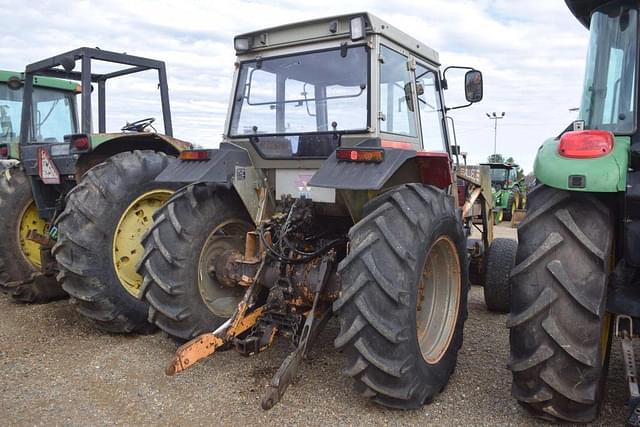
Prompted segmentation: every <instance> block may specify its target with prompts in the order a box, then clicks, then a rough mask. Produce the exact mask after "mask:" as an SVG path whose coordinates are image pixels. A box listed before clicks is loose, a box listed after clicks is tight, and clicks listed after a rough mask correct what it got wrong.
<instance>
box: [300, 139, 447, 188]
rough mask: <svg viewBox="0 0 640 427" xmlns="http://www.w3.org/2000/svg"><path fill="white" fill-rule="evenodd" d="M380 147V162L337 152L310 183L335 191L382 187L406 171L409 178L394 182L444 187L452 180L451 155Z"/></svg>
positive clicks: (401, 178) (313, 185)
mask: <svg viewBox="0 0 640 427" xmlns="http://www.w3.org/2000/svg"><path fill="white" fill-rule="evenodd" d="M354 149H357V147H355V148H354ZM380 149H381V150H384V158H383V160H382V162H380V163H361V162H351V161H345V160H338V159H337V158H336V153H335V152H334V153H333V154H332V155H331V156H330V157H329V158H328V159H327V160H326V161H325V162H324V163H323V164H322V166H321V167H320V169H319V170H318V172H316V173H315V175H313V178H311V180H310V181H309V185H310V186H311V187H325V188H335V189H336V190H381V189H382V188H383V187H385V184H387V182H388V181H389V180H391V179H392V177H394V176H395V175H396V172H402V171H405V170H406V171H407V175H406V177H400V178H399V181H401V182H394V185H397V184H400V183H403V182H404V183H409V182H422V183H423V184H430V185H434V186H436V187H439V188H443V189H444V188H447V187H448V186H449V185H450V184H451V183H452V182H453V181H452V176H451V167H450V161H449V155H448V154H447V153H445V152H427V151H416V150H403V149H396V148H380ZM403 178H404V179H403ZM394 181H395V180H394Z"/></svg>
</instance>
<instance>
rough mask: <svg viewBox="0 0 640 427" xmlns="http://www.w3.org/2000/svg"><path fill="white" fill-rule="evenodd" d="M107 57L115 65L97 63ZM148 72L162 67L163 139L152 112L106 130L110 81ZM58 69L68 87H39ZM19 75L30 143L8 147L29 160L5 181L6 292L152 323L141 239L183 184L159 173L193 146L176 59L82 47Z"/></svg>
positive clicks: (106, 324) (18, 94)
mask: <svg viewBox="0 0 640 427" xmlns="http://www.w3.org/2000/svg"><path fill="white" fill-rule="evenodd" d="M78 62H79V63H80V64H81V70H80V71H75V68H76V63H78ZM104 63H108V64H109V65H110V67H109V69H111V71H109V72H106V73H100V72H98V71H96V69H97V68H99V66H98V67H96V64H100V65H103V66H102V69H105V68H106V67H104ZM144 71H155V72H157V77H158V88H159V92H160V101H161V107H162V116H163V117H162V118H163V125H164V135H163V134H159V133H157V132H155V129H154V128H153V125H152V123H153V122H154V119H153V118H147V119H143V120H138V121H136V122H133V123H126V124H125V125H124V126H123V127H122V129H121V130H120V131H118V132H115V133H107V131H106V117H107V114H106V84H107V82H109V81H111V79H114V78H118V77H122V76H129V75H132V74H134V73H140V72H144ZM51 77H56V78H62V79H65V81H64V82H59V81H58V80H55V81H56V82H58V83H57V84H59V85H62V86H63V87H61V88H60V87H48V91H47V92H46V93H43V90H42V88H40V86H41V85H42V84H43V82H52V81H54V80H52V79H51ZM9 83H10V84H9V88H8V90H10V91H13V93H12V96H13V97H14V98H15V99H17V100H20V99H21V107H22V109H21V115H19V116H16V117H20V118H21V120H20V131H19V142H18V143H16V142H14V141H12V142H10V143H7V144H2V145H0V153H1V152H3V151H4V152H6V153H8V155H9V156H8V157H9V158H10V159H14V160H19V162H20V163H19V165H18V166H16V167H13V168H11V169H9V170H7V171H5V173H4V174H3V175H2V177H0V201H1V202H0V217H2V218H4V221H3V223H2V228H1V229H0V235H1V236H2V238H1V239H0V260H3V261H2V264H1V265H0V279H1V280H0V289H2V290H3V291H4V292H6V293H8V294H10V295H11V296H12V297H13V298H14V299H16V300H17V301H21V302H46V301H49V300H51V299H54V298H57V297H60V296H62V295H65V293H66V294H69V295H70V296H71V302H72V304H74V305H75V307H76V309H77V310H78V312H79V313H80V314H82V315H83V316H86V317H88V318H89V319H91V320H92V321H93V322H94V323H95V324H96V325H97V326H98V327H100V328H102V329H104V330H106V331H111V332H131V331H137V332H147V331H150V330H152V329H153V327H152V326H151V324H150V323H148V322H147V311H148V309H147V305H146V304H145V303H144V302H142V301H140V299H139V298H137V296H138V292H139V288H140V285H141V284H142V277H140V276H139V275H138V274H137V273H136V264H137V262H138V260H139V259H140V258H141V256H142V250H143V249H142V246H141V244H140V239H141V237H142V235H143V234H144V232H145V231H146V229H147V228H148V226H149V225H150V224H151V220H152V215H153V213H154V212H155V210H156V209H157V208H158V207H159V206H160V205H161V204H162V203H163V202H164V201H165V200H167V199H168V198H169V197H170V196H171V194H172V193H173V192H174V190H175V189H176V188H175V186H171V185H169V184H160V183H156V182H155V181H154V178H155V177H156V176H157V175H158V173H160V171H162V170H163V169H164V168H165V167H167V166H168V165H169V164H170V163H171V162H172V161H173V160H175V157H176V156H177V155H178V154H179V153H180V152H181V151H182V150H183V149H185V148H190V144H188V143H186V142H183V141H180V140H178V139H175V138H173V137H172V124H171V113H170V108H169V94H168V87H167V77H166V71H165V64H164V63H163V62H161V61H156V60H152V59H147V58H141V57H136V56H132V55H127V54H120V53H115V52H109V51H104V50H100V49H90V48H80V49H76V50H73V51H70V52H67V53H64V54H62V55H57V56H54V57H51V58H47V59H44V60H42V61H39V62H36V63H34V64H31V65H28V66H27V67H26V70H25V73H24V75H23V76H22V78H20V79H17V80H16V79H13V80H12V81H11V82H9ZM94 85H95V87H94ZM94 89H97V90H95V91H94ZM76 93H79V96H80V98H81V115H80V122H78V114H77V113H78V111H77V103H76V99H75V98H76ZM94 94H95V95H97V101H98V102H97V112H98V120H97V123H98V132H97V133H95V132H93V120H92V117H93V110H92V101H93V100H94V99H93V95H94ZM12 126H13V122H12ZM9 260H11V262H8V261H9ZM61 288H62V289H61ZM63 290H64V293H63Z"/></svg>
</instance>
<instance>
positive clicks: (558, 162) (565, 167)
mask: <svg viewBox="0 0 640 427" xmlns="http://www.w3.org/2000/svg"><path fill="white" fill-rule="evenodd" d="M630 141H631V139H630V138H629V137H628V136H616V137H615V142H614V145H613V150H611V152H610V153H609V154H607V155H606V156H602V157H597V158H595V159H572V158H567V157H562V156H561V155H560V154H559V153H558V144H560V140H559V139H558V138H551V139H548V140H546V141H545V142H544V143H543V144H542V146H540V148H539V149H538V154H537V155H536V160H535V163H534V164H533V173H534V174H535V176H536V179H537V180H538V182H540V183H542V184H545V185H548V186H549V187H554V188H558V189H560V190H570V191H585V192H599V193H615V192H618V191H625V190H626V185H627V167H628V164H629V146H630V144H631V142H630ZM571 175H584V176H585V187H584V188H574V187H569V176H571Z"/></svg>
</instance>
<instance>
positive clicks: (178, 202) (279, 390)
mask: <svg viewBox="0 0 640 427" xmlns="http://www.w3.org/2000/svg"><path fill="white" fill-rule="evenodd" d="M234 47H235V50H236V54H237V61H236V70H235V74H234V86H233V89H232V95H231V102H230V106H229V110H228V114H227V120H226V127H225V132H224V138H223V142H222V143H221V144H220V146H219V148H218V149H209V150H186V151H183V152H182V153H181V154H180V156H179V160H178V162H177V163H175V164H172V165H169V166H168V167H167V168H166V169H165V170H164V171H163V172H161V173H160V174H159V175H158V177H157V178H156V181H157V182H160V183H162V184H163V185H165V184H166V185H174V184H179V185H183V188H181V189H180V190H179V191H177V192H176V193H175V194H174V195H173V196H172V197H171V198H170V199H169V200H168V201H167V202H166V203H165V204H164V205H163V206H162V207H161V208H160V209H159V210H158V211H157V212H156V213H155V214H154V222H153V225H152V226H151V228H149V230H148V231H147V233H146V234H145V236H144V238H143V242H144V248H145V251H144V255H143V258H142V260H141V262H140V264H139V272H140V274H141V275H142V276H143V277H144V280H143V283H142V288H141V294H142V296H143V297H144V299H145V300H146V301H147V302H149V304H150V308H149V319H150V320H151V321H153V322H154V323H155V324H156V325H157V326H159V327H160V328H161V329H163V330H164V331H166V332H167V333H168V334H170V335H171V336H174V337H176V338H178V339H181V340H190V341H189V342H187V343H185V344H183V345H182V346H181V347H180V348H179V349H178V350H177V353H176V356H175V358H174V360H173V361H172V362H171V363H170V365H169V366H168V368H167V374H170V375H173V374H176V373H178V372H181V371H183V370H185V369H187V368H190V367H192V366H194V364H195V363H196V362H197V361H198V360H200V359H202V358H204V357H206V356H208V355H210V354H212V353H214V352H216V351H220V350H223V349H227V348H231V347H233V348H235V350H237V351H238V352H239V353H241V354H243V355H247V356H248V355H253V354H256V353H259V352H261V351H263V350H265V349H266V348H268V347H269V346H270V345H271V344H272V343H273V342H274V340H275V339H276V338H277V337H283V338H285V339H288V340H289V341H290V342H291V343H292V345H293V348H294V350H293V352H292V353H291V354H290V355H289V356H288V357H287V358H286V359H285V360H284V361H283V363H282V365H281V366H280V368H279V369H278V371H277V372H276V374H275V376H274V377H273V379H272V380H271V382H270V383H269V385H268V386H267V388H266V391H265V395H264V397H263V399H262V407H263V409H265V410H266V409H270V408H272V407H273V406H274V405H275V404H276V403H277V402H278V401H280V400H281V398H282V396H283V394H284V393H285V390H286V389H287V387H288V386H289V385H290V384H291V382H292V380H293V378H294V377H295V375H296V372H297V370H298V368H299V366H300V364H301V363H302V361H303V360H304V359H305V358H306V357H307V355H308V354H309V350H310V348H311V346H312V345H313V343H314V341H315V339H316V337H317V336H318V334H319V333H320V331H321V330H322V327H323V326H324V325H325V324H326V322H327V321H328V319H329V318H330V317H331V316H332V315H334V314H335V315H336V316H337V317H338V319H339V322H340V333H339V335H338V336H337V338H336V339H335V346H336V347H337V348H338V349H340V350H341V351H343V352H344V353H345V356H346V368H345V373H346V374H347V375H348V376H349V377H351V378H352V379H353V381H354V384H355V388H356V390H358V391H359V392H360V393H361V394H363V395H364V396H365V397H367V398H369V399H371V400H373V401H375V402H377V403H379V404H381V405H384V406H387V407H393V408H404V409H409V408H417V407H419V406H421V405H423V404H424V403H426V402H429V401H430V400H431V399H432V398H433V397H434V396H435V395H436V394H437V393H439V392H440V391H441V390H442V389H443V388H444V386H445V385H446V384H447V382H448V380H449V377H450V376H451V374H452V372H453V369H454V367H455V364H456V360H457V354H458V350H459V349H460V346H461V345H462V337H463V326H464V322H465V319H466V318H467V292H468V289H469V282H468V269H469V261H470V258H469V254H468V251H467V236H468V234H469V233H470V227H471V217H472V215H471V214H470V213H469V212H470V211H471V207H472V206H474V205H475V202H476V200H480V201H481V203H480V205H481V210H482V212H483V213H484V215H483V216H484V221H483V237H482V240H483V242H484V245H477V246H476V248H477V249H478V250H482V248H483V247H484V248H488V247H489V244H490V242H491V240H492V235H491V231H492V226H493V224H492V212H491V194H490V184H489V182H490V178H489V176H488V174H487V173H485V178H484V180H482V179H473V177H467V176H465V175H464V174H458V173H457V171H456V168H457V162H454V161H453V159H454V158H456V159H457V158H458V154H459V148H458V147H457V146H452V145H451V142H450V137H449V132H448V129H447V126H446V117H447V116H446V113H447V111H449V110H451V109H453V108H461V107H466V106H470V105H471V104H473V103H475V102H478V101H480V100H481V98H482V74H481V73H480V72H479V71H478V70H475V69H472V68H468V67H449V68H447V69H445V70H444V71H443V72H442V73H441V71H440V64H439V59H438V54H437V52H436V51H434V50H433V49H431V48H429V47H427V45H425V44H424V43H422V42H420V41H418V40H415V39H413V38H412V37H410V36H408V35H406V34H404V33H403V32H401V31H400V30H398V29H397V28H395V27H393V26H391V25H389V24H387V23H386V22H384V21H382V20H380V19H379V18H377V17H375V16H373V15H371V14H368V13H360V14H354V15H343V16H336V17H330V18H324V19H316V20H312V21H307V22H303V23H294V24H289V25H285V26H282V27H277V28H270V29H266V30H260V31H254V32H251V33H247V34H243V35H239V36H236V37H235V38H234ZM455 70H457V71H455ZM462 71H464V81H465V96H466V100H467V102H466V103H465V104H464V105H460V106H457V107H452V108H447V107H446V106H445V104H444V98H443V91H444V90H445V89H446V88H447V87H448V84H447V80H446V76H447V74H448V72H452V73H453V72H459V73H460V76H462ZM457 179H465V180H466V181H467V182H469V184H473V183H476V185H475V186H474V185H470V186H469V187H468V189H467V190H468V199H466V200H465V199H460V198H459V197H458V190H457V188H458V186H457V185H456V181H457ZM483 182H484V186H483V185H482V183H483ZM466 192H467V191H466ZM514 256H515V254H514ZM510 268H511V266H508V267H507V268H506V269H503V274H502V277H503V280H506V279H507V278H508V273H509V271H510Z"/></svg>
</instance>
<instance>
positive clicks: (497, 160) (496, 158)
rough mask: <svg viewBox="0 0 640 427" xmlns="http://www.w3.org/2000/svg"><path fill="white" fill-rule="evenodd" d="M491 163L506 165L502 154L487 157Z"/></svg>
mask: <svg viewBox="0 0 640 427" xmlns="http://www.w3.org/2000/svg"><path fill="white" fill-rule="evenodd" d="M487 162H489V163H504V156H503V155H502V154H500V153H496V154H492V155H490V156H489V157H487Z"/></svg>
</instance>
